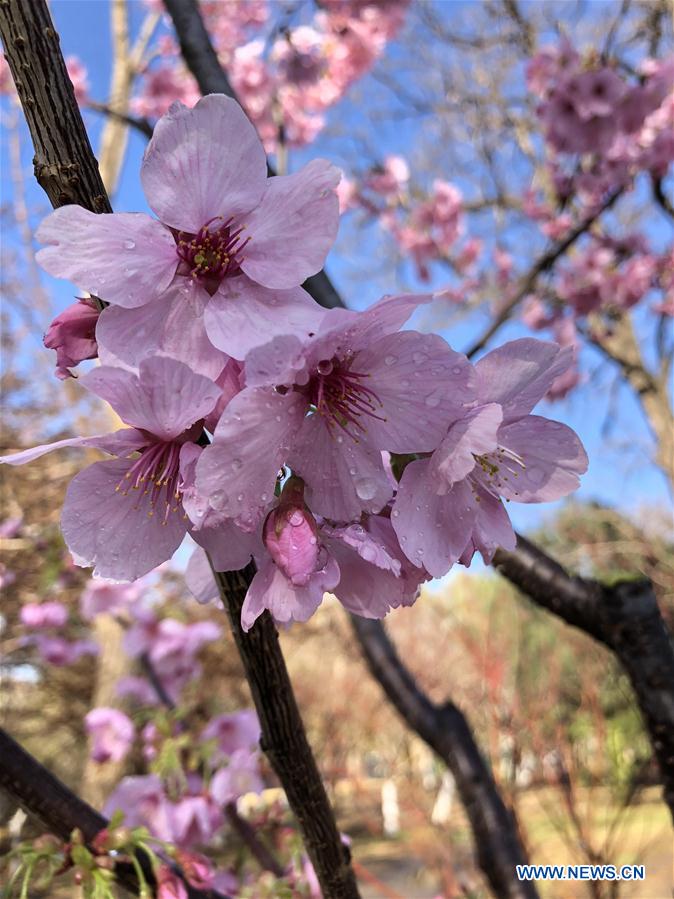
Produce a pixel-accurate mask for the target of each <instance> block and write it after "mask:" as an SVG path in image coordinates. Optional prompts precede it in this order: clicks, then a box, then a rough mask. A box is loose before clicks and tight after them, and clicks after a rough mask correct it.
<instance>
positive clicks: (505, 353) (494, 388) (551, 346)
mask: <svg viewBox="0 0 674 899" xmlns="http://www.w3.org/2000/svg"><path fill="white" fill-rule="evenodd" d="M572 362H573V348H572V347H565V348H564V349H563V350H562V349H560V347H559V345H558V344H556V343H550V342H549V341H545V340H535V339H534V338H532V337H523V338H521V339H520V340H511V341H510V342H509V343H504V344H503V346H500V347H498V349H496V350H492V351H491V352H490V353H487V355H486V356H484V357H483V358H482V359H480V360H479V362H478V363H477V364H476V366H475V368H476V370H477V373H478V392H479V395H480V399H481V401H482V402H483V403H500V404H501V405H502V406H503V421H504V422H509V421H514V420H515V419H516V418H521V417H522V416H523V415H527V414H528V413H529V412H531V410H532V409H533V408H534V406H535V405H536V403H537V402H538V401H539V400H540V399H542V398H543V396H544V395H545V394H546V393H547V391H548V389H549V387H550V385H551V384H552V382H553V381H554V380H555V378H558V377H559V376H560V375H562V374H564V372H565V371H566V370H567V368H569V366H570V365H571V364H572Z"/></svg>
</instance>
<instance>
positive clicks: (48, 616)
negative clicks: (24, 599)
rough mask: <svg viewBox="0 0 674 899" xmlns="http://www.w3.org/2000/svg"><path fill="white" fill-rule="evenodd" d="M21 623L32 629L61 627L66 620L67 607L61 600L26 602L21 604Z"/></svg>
mask: <svg viewBox="0 0 674 899" xmlns="http://www.w3.org/2000/svg"><path fill="white" fill-rule="evenodd" d="M19 617H20V619H21V624H23V626H24V627H28V628H31V629H33V630H44V629H48V628H60V627H63V626H64V625H65V624H66V622H67V621H68V617H69V616H68V609H67V608H66V607H65V606H64V605H63V603H62V602H56V601H51V602H40V603H38V602H28V603H25V604H24V605H23V606H21V611H20V613H19Z"/></svg>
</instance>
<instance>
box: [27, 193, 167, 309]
mask: <svg viewBox="0 0 674 899" xmlns="http://www.w3.org/2000/svg"><path fill="white" fill-rule="evenodd" d="M36 237H37V239H38V240H39V241H40V242H41V243H44V244H47V246H45V247H43V248H42V249H41V250H38V252H37V254H36V257H35V258H36V259H37V261H38V262H39V264H40V265H41V266H42V268H43V269H44V270H45V271H47V272H49V274H50V275H54V277H56V278H67V279H68V280H69V281H72V282H73V284H75V285H76V286H77V287H79V288H80V289H81V290H86V291H88V292H89V293H92V294H94V295H95V296H97V297H100V298H101V299H102V300H106V301H107V302H108V303H113V304H114V305H116V306H124V307H126V308H127V309H132V308H136V307H137V306H143V305H144V304H145V303H149V302H150V301H151V300H154V299H156V298H157V297H159V296H161V295H162V293H163V292H164V291H165V290H166V289H167V288H168V286H169V284H170V283H171V281H172V280H173V276H174V274H175V271H176V268H177V265H178V261H179V260H178V256H177V254H176V244H175V240H174V239H173V235H172V234H171V232H170V231H169V230H168V228H165V227H164V226H163V225H162V224H161V222H157V221H155V219H153V218H150V216H149V215H145V214H144V213H141V212H115V213H103V214H100V215H97V214H96V213H94V212H89V210H88V209H83V208H82V207H81V206H61V207H60V209H56V210H55V211H54V212H52V213H51V214H50V215H48V216H47V218H46V219H44V221H43V222H42V224H41V225H40V227H39V228H38V230H37V233H36Z"/></svg>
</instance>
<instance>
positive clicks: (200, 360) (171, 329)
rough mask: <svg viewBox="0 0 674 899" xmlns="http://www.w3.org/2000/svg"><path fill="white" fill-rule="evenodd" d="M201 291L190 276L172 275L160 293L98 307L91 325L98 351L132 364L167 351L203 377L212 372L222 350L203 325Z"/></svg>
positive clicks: (213, 374)
mask: <svg viewBox="0 0 674 899" xmlns="http://www.w3.org/2000/svg"><path fill="white" fill-rule="evenodd" d="M209 302H210V297H209V295H208V294H207V293H206V291H205V290H204V289H203V288H202V287H201V286H200V285H199V284H197V283H196V281H193V280H191V279H187V278H176V279H175V280H174V282H173V284H172V285H171V286H170V287H169V288H168V289H167V290H166V291H165V293H164V294H163V296H161V297H160V298H159V299H157V300H154V301H153V302H152V303H147V304H146V305H145V306H142V307H140V308H139V309H121V308H119V307H115V306H110V307H109V308H108V309H104V310H103V312H102V314H101V316H100V318H99V319H98V324H97V326H96V340H97V341H98V348H99V356H100V357H101V360H102V361H103V362H104V363H105V359H106V355H107V354H109V353H112V354H113V356H114V357H115V358H116V359H118V360H121V361H122V362H124V363H125V364H126V365H130V366H134V367H137V366H138V365H139V363H140V361H141V359H145V358H146V357H147V356H155V355H160V356H170V357H171V358H172V359H178V360H179V361H180V362H185V363H186V364H187V365H189V367H190V368H191V369H192V371H194V372H196V373H197V374H200V375H205V376H206V377H207V378H212V379H213V380H215V378H217V377H218V375H219V374H220V372H221V371H222V369H223V368H224V367H225V365H226V363H227V356H226V355H225V353H223V352H222V351H221V350H219V349H217V348H216V347H215V346H213V344H212V343H211V341H210V340H209V339H208V337H207V336H206V332H205V330H204V309H205V308H206V306H207V305H208V303H209Z"/></svg>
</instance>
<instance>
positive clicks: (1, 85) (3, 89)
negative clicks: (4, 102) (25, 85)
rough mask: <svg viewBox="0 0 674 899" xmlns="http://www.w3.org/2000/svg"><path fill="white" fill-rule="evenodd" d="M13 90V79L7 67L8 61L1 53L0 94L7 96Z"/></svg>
mask: <svg viewBox="0 0 674 899" xmlns="http://www.w3.org/2000/svg"><path fill="white" fill-rule="evenodd" d="M14 91H15V88H14V79H13V78H12V73H11V71H10V69H9V63H8V62H7V59H6V57H5V56H4V54H3V55H1V56H0V96H9V95H11V94H13V93H14Z"/></svg>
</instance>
